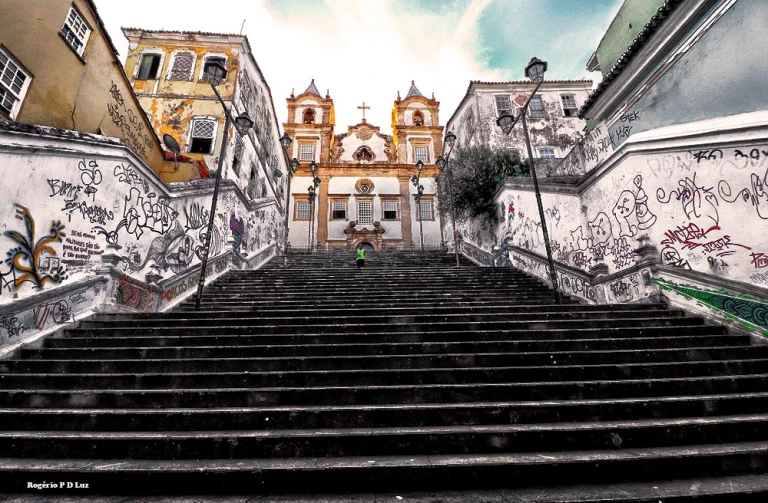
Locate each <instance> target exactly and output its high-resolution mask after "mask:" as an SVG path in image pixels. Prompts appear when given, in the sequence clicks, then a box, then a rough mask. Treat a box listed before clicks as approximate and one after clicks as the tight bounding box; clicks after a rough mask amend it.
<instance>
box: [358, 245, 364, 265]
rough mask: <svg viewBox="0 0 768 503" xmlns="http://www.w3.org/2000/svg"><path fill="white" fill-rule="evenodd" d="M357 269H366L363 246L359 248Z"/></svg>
mask: <svg viewBox="0 0 768 503" xmlns="http://www.w3.org/2000/svg"><path fill="white" fill-rule="evenodd" d="M357 267H358V268H360V267H365V248H363V245H358V247H357Z"/></svg>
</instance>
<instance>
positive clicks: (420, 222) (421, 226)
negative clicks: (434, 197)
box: [416, 194, 424, 253]
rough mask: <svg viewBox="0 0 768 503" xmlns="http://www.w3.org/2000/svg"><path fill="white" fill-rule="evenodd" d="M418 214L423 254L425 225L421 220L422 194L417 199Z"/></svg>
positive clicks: (422, 251)
mask: <svg viewBox="0 0 768 503" xmlns="http://www.w3.org/2000/svg"><path fill="white" fill-rule="evenodd" d="M416 208H417V209H416V214H417V215H418V216H419V240H420V241H421V253H424V224H422V220H423V219H422V218H421V194H419V195H418V196H417V199H416Z"/></svg>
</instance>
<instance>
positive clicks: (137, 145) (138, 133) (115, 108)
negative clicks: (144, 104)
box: [107, 82, 155, 157]
mask: <svg viewBox="0 0 768 503" xmlns="http://www.w3.org/2000/svg"><path fill="white" fill-rule="evenodd" d="M109 93H110V95H111V96H112V100H113V102H112V103H107V111H108V112H109V116H110V118H111V119H112V123H113V124H114V125H115V126H117V127H118V128H119V129H120V131H121V133H122V138H123V140H124V141H125V142H126V143H127V144H128V146H129V147H131V149H132V150H133V151H134V152H136V153H137V154H139V155H140V156H142V157H146V155H147V152H152V151H153V150H154V148H155V146H154V145H153V143H152V140H151V139H150V136H149V134H148V133H147V132H146V131H145V130H144V122H143V120H142V119H141V118H140V116H139V115H137V114H136V112H134V111H133V110H132V109H131V108H129V107H128V106H127V105H126V102H125V98H123V96H122V93H121V92H120V89H119V88H118V87H117V84H115V83H114V82H112V87H111V88H110V90H109Z"/></svg>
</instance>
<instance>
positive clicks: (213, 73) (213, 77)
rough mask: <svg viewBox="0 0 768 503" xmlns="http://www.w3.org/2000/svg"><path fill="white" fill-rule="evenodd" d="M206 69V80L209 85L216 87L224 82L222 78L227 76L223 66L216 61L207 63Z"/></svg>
mask: <svg viewBox="0 0 768 503" xmlns="http://www.w3.org/2000/svg"><path fill="white" fill-rule="evenodd" d="M205 69H206V74H205V76H206V78H207V79H208V82H210V83H211V85H213V86H214V87H215V86H218V85H219V84H221V82H222V81H223V80H224V78H225V77H226V75H227V69H226V68H224V65H222V64H221V63H219V62H218V61H213V62H209V63H207V64H206V65H205Z"/></svg>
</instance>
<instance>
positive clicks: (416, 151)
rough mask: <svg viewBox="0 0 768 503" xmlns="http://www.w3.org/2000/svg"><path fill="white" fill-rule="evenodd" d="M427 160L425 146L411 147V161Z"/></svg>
mask: <svg viewBox="0 0 768 503" xmlns="http://www.w3.org/2000/svg"><path fill="white" fill-rule="evenodd" d="M419 161H421V162H428V160H427V147H419V146H416V147H413V162H419Z"/></svg>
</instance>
